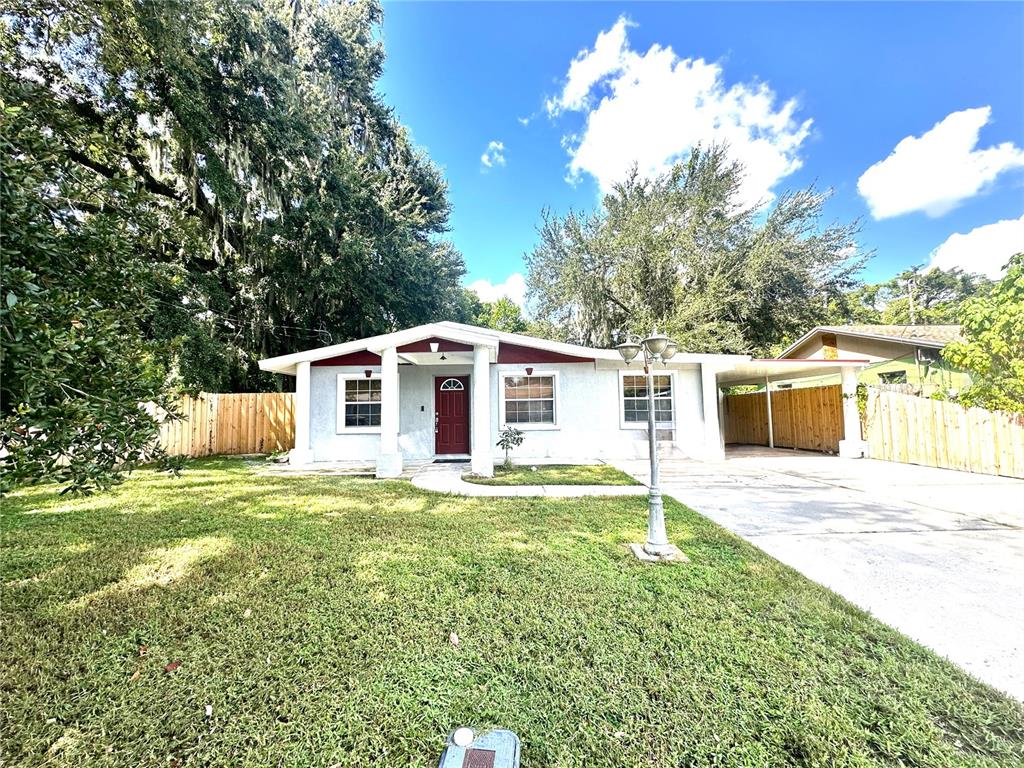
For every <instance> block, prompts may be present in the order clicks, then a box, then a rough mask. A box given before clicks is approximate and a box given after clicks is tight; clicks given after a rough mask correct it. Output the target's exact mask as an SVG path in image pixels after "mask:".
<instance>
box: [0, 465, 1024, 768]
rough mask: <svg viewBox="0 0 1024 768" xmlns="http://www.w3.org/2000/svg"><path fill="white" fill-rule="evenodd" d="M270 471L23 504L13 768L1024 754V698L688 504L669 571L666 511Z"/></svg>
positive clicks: (13, 634) (5, 592) (801, 760)
mask: <svg viewBox="0 0 1024 768" xmlns="http://www.w3.org/2000/svg"><path fill="white" fill-rule="evenodd" d="M253 466H254V464H252V463H245V462H243V461H237V460H210V461H206V462H197V463H196V464H195V465H194V466H193V468H191V469H190V470H188V471H187V472H186V473H185V474H183V475H182V476H181V477H180V478H177V479H175V478H173V477H169V476H166V475H160V474H157V473H154V472H148V471H147V472H139V473H137V474H136V475H135V477H134V478H133V479H132V480H130V481H129V482H128V483H126V484H125V485H123V486H121V487H119V488H117V489H115V490H114V491H112V492H110V493H104V494H98V495H95V496H92V497H86V498H78V499H70V498H61V497H59V496H57V495H55V493H54V492H53V489H33V490H27V491H22V492H19V493H16V494H14V495H13V496H11V497H10V498H8V499H7V500H5V501H4V503H3V517H2V525H3V553H2V554H3V559H2V582H0V583H2V595H0V598H2V603H0V605H2V612H3V628H2V632H0V638H2V639H0V643H2V649H3V673H2V675H0V707H2V709H0V717H2V721H0V723H2V724H0V764H3V765H10V766H15V765H17V766H37V765H46V766H76V767H77V766H92V765H97V766H99V765H102V766H125V767H129V766H130V767H131V768H136V767H137V766H162V767H166V766H171V765H176V766H240V765H251V766H323V767H326V766H371V765H386V766H395V765H403V766H434V765H436V760H437V756H438V754H439V752H440V750H441V745H442V739H443V738H444V735H445V734H446V733H447V732H448V731H449V730H450V729H451V728H453V727H455V726H458V725H463V724H468V725H473V726H504V727H508V728H511V729H513V730H515V731H516V732H518V733H519V735H520V736H521V738H522V740H523V745H524V751H523V765H524V766H526V767H527V768H529V767H534V768H536V767H538V766H545V767H551V766H580V767H581V768H582V767H583V766H586V767H587V768H598V767H600V766H655V765H658V766H660V765H671V766H680V765H694V766H705V765H716V766H726V765H737V766H738V765H749V766H781V765H800V766H866V765H876V764H886V765H894V766H895V765H901V766H954V765H965V766H967V765H977V766H980V765H1002V766H1020V765H1021V764H1022V762H1024V707H1022V706H1021V705H1019V704H1017V703H1014V702H1012V701H1010V700H1008V699H1007V698H1005V697H1003V696H1001V695H999V694H997V693H996V692H994V691H993V690H991V689H990V688H987V687H986V686H984V685H982V684H980V683H978V682H976V681H974V680H973V679H971V678H970V677H968V676H967V675H966V674H964V673H963V672H961V671H959V670H958V669H957V668H956V667H954V666H953V665H952V664H949V663H948V662H946V661H943V660H941V659H939V658H937V657H936V656H935V655H934V654H933V653H931V652H929V651H927V650H925V649H923V648H921V647H920V646H918V645H916V644H915V643H913V642H911V641H910V640H908V639H906V638H905V637H903V636H901V635H900V634H898V633H897V632H895V631H894V630H892V629H889V628H888V627H886V626H884V625H882V624H880V623H878V622H877V621H875V620H873V619H871V618H870V617H868V616H866V615H865V614H864V613H862V612H861V611H859V610H857V609H855V608H853V607H851V606H850V605H849V604H848V603H846V602H844V601H843V600H842V599H840V598H838V597H837V596H835V595H833V594H832V593H830V592H828V591H827V590H825V589H823V588H821V587H819V586H816V585H815V584H813V583H811V582H809V581H807V580H806V579H804V578H802V577H801V576H799V575H798V574H797V573H795V572H794V571H793V570H791V569H789V568H787V567H784V566H782V565H780V564H779V563H777V562H776V561H774V560H772V559H771V558H769V557H767V556H766V555H764V554H763V553H761V552H760V551H758V550H756V549H754V548H753V547H751V546H749V545H747V544H745V543H744V542H742V541H741V540H739V539H737V538H736V537H734V536H732V535H731V534H729V533H727V532H725V531H724V530H722V529H721V528H719V527H717V526H715V525H714V524H712V523H711V522H709V521H708V520H707V519H705V518H703V517H701V516H699V515H697V514H695V513H694V512H692V511H690V510H688V509H686V508H685V507H683V506H680V505H678V504H676V503H674V502H672V501H667V504H666V517H667V521H668V531H669V537H670V538H671V539H672V540H673V541H674V542H675V543H677V544H678V545H679V546H681V547H682V549H683V550H684V551H685V552H686V554H687V555H688V556H689V557H690V560H691V562H690V563H689V564H686V565H672V566H666V565H662V566H650V565H642V564H640V563H638V562H636V561H635V560H633V559H632V558H631V557H630V556H629V555H628V554H627V553H626V552H625V550H624V548H623V546H622V545H623V543H624V542H628V541H640V540H641V539H642V537H643V533H644V530H645V525H646V519H647V518H646V500H645V499H644V498H643V497H620V498H611V497H606V498H589V499H585V500H581V499H573V500H537V499H525V498H523V499H514V498H510V499H494V498H487V499H470V498H461V497H452V496H445V495H437V494H431V493H427V492H423V491H419V490H417V489H415V488H413V487H412V486H410V485H409V484H408V483H405V482H378V481H374V480H367V479H353V478H340V477H323V476H321V477H312V478H302V477H281V476H273V477H271V476H261V475H259V474H256V473H255V472H254V470H253ZM452 632H456V633H458V637H459V642H458V645H457V646H456V645H453V644H452V643H451V642H450V640H449V635H450V633H452ZM175 664H176V665H179V666H177V668H176V669H174V670H173V671H166V670H167V665H175ZM207 707H211V709H210V710H207ZM208 711H209V712H211V713H212V714H210V715H208V714H207V712H208Z"/></svg>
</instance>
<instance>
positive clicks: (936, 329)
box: [779, 325, 963, 357]
mask: <svg viewBox="0 0 1024 768" xmlns="http://www.w3.org/2000/svg"><path fill="white" fill-rule="evenodd" d="M960 331H961V328H960V326H959V325H819V326H816V327H814V328H812V329H811V330H809V331H808V332H807V333H805V334H804V335H803V336H801V337H800V338H799V339H797V340H796V341H794V342H793V343H792V344H790V345H789V346H788V347H786V349H785V350H784V351H783V352H782V354H781V355H779V357H789V356H790V355H792V354H793V352H794V351H796V350H797V349H798V348H800V347H801V346H803V345H804V344H805V343H806V342H807V341H808V340H810V339H812V338H813V337H814V336H815V335H816V334H819V333H834V334H836V335H837V336H856V337H858V338H864V339H877V340H881V341H892V342H896V343H903V344H909V345H911V346H915V347H933V348H935V349H942V348H943V347H944V346H946V345H947V344H951V343H952V342H954V341H960V340H961V339H962V338H963V337H962V335H961V332H960Z"/></svg>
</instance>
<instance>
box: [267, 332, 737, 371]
mask: <svg viewBox="0 0 1024 768" xmlns="http://www.w3.org/2000/svg"><path fill="white" fill-rule="evenodd" d="M435 337H436V338H440V339H445V340H447V341H458V342H462V343H464V344H471V345H474V346H476V345H479V346H484V347H487V348H489V350H490V360H491V362H492V363H494V362H497V357H498V346H499V345H501V344H511V345H516V346H521V347H532V348H533V349H540V350H544V351H546V352H555V353H558V354H562V355H569V356H572V357H579V358H584V359H589V360H606V361H611V362H615V363H621V362H622V357H621V356H620V355H619V352H618V350H616V349H599V348H597V347H584V346H582V345H579V344H567V343H565V342H562V341H550V340H549V339H539V338H537V337H535V336H526V335H524V334H521V333H507V332H505V331H496V330H494V329H493V328H482V327H480V326H476V325H466V324H465V323H453V322H450V321H447V320H445V321H442V322H439V323H428V324H427V325H418V326H416V327H414V328H406V329H405V330H402V331H395V332H394V333H385V334H381V335H380V336H370V337H368V338H365V339H354V340H353V341H346V342H344V343H342V344H332V345H330V346H327V347H319V348H317V349H308V350H305V351H303V352H294V353H292V354H290V355H281V356H279V357H269V358H266V359H264V360H260V361H259V366H260V370H262V371H270V372H272V373H284V374H289V375H294V374H295V366H296V365H298V364H299V363H304V362H311V363H312V362H316V361H317V360H326V359H328V358H332V357H341V356H342V355H347V354H350V353H352V352H361V351H364V350H366V351H370V352H374V353H376V354H380V353H381V352H382V351H383V350H385V349H387V348H389V347H400V346H403V345H405V344H412V343H414V342H417V341H423V340H424V339H430V338H435ZM749 359H750V356H749V355H713V354H694V353H686V352H678V353H676V355H675V357H673V358H672V362H673V363H700V362H705V361H710V360H720V361H730V362H736V361H744V360H749Z"/></svg>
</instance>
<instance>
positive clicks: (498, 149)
mask: <svg viewBox="0 0 1024 768" xmlns="http://www.w3.org/2000/svg"><path fill="white" fill-rule="evenodd" d="M480 162H481V163H482V164H483V166H484V168H493V167H495V166H496V165H504V164H505V144H504V143H503V142H500V141H492V142H490V143H489V144H488V145H487V149H485V150H484V153H483V154H482V155H480Z"/></svg>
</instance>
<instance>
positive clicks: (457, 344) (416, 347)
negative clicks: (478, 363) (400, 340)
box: [398, 336, 473, 352]
mask: <svg viewBox="0 0 1024 768" xmlns="http://www.w3.org/2000/svg"><path fill="white" fill-rule="evenodd" d="M432 343H433V344H437V351H438V352H472V351H473V345H472V344H463V343H462V342H461V341H449V340H448V339H441V338H438V337H437V336H432V337H430V338H429V339H421V340H420V341H414V342H412V343H410V344H403V345H402V346H400V347H399V348H398V351H399V352H429V351H430V345H431V344H432Z"/></svg>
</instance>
